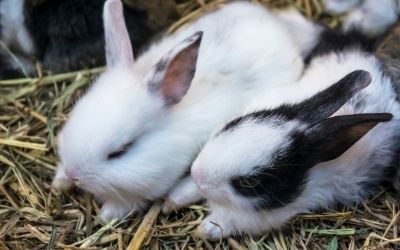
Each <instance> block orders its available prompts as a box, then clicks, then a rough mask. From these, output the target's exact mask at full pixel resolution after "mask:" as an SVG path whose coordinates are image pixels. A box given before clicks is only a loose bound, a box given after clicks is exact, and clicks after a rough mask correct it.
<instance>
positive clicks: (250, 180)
mask: <svg viewBox="0 0 400 250" xmlns="http://www.w3.org/2000/svg"><path fill="white" fill-rule="evenodd" d="M259 182H260V181H259V180H257V179H256V178H254V177H252V176H246V177H237V178H235V179H233V180H232V184H233V186H234V187H235V188H251V187H255V186H256V185H257V184H258V183H259Z"/></svg>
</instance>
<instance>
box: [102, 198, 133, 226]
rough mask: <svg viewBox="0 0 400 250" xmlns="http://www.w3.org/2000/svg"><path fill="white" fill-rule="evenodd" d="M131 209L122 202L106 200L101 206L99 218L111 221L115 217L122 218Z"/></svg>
mask: <svg viewBox="0 0 400 250" xmlns="http://www.w3.org/2000/svg"><path fill="white" fill-rule="evenodd" d="M129 212H130V210H129V209H128V208H126V207H124V206H123V205H121V204H116V203H113V202H106V203H104V204H103V206H102V207H101V210H100V213H99V219H100V220H101V221H103V222H110V221H111V220H113V219H122V218H123V217H124V216H126V215H127V214H128V213H129Z"/></svg>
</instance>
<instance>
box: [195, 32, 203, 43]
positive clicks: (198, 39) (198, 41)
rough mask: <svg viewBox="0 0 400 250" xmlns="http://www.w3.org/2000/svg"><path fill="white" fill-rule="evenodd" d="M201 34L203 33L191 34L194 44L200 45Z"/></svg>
mask: <svg viewBox="0 0 400 250" xmlns="http://www.w3.org/2000/svg"><path fill="white" fill-rule="evenodd" d="M203 33H204V32H203V31H197V32H196V33H194V34H193V39H194V40H195V43H198V44H200V42H201V39H202V38H203Z"/></svg>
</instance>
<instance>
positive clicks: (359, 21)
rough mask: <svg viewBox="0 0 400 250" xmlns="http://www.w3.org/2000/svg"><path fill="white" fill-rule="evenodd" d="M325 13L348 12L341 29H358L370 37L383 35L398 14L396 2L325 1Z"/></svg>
mask: <svg viewBox="0 0 400 250" xmlns="http://www.w3.org/2000/svg"><path fill="white" fill-rule="evenodd" d="M324 7H325V11H327V12H330V13H333V14H342V13H345V12H348V14H347V16H346V19H345V20H344V23H343V29H344V30H345V31H348V30H350V29H354V28H356V29H358V30H361V31H362V32H364V33H366V34H369V35H371V36H377V35H380V34H382V33H384V32H385V31H386V30H387V28H389V27H390V26H391V25H392V24H394V23H395V22H396V20H397V18H398V15H399V12H400V1H398V0H378V1H377V0H362V1H360V0H358V1H356V0H351V1H350V0H348V1H347V0H346V1H344V0H325V1H324Z"/></svg>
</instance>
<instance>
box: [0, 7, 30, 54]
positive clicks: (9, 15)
mask: <svg viewBox="0 0 400 250" xmlns="http://www.w3.org/2000/svg"><path fill="white" fill-rule="evenodd" d="M0 17H1V18H0V24H1V39H2V41H3V42H4V44H5V45H7V46H8V47H12V46H14V47H17V48H19V49H20V50H21V51H22V52H23V53H25V54H26V55H28V56H33V54H34V52H35V48H34V44H33V39H32V37H31V35H30V34H29V32H28V29H27V28H26V26H25V16H24V0H2V1H1V2H0Z"/></svg>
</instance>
